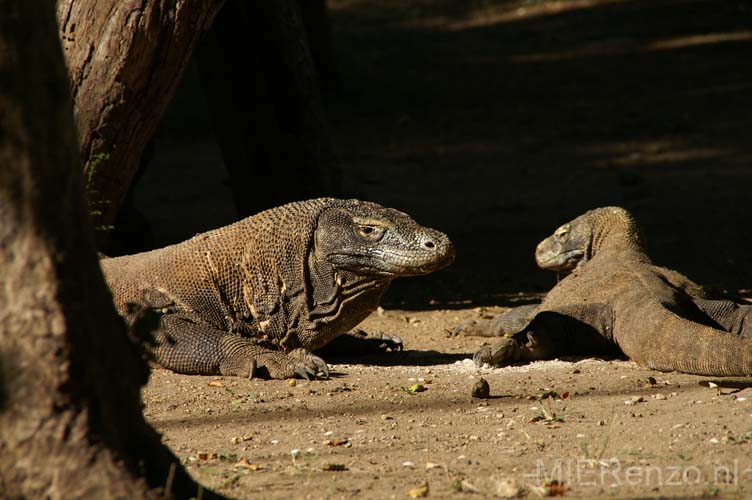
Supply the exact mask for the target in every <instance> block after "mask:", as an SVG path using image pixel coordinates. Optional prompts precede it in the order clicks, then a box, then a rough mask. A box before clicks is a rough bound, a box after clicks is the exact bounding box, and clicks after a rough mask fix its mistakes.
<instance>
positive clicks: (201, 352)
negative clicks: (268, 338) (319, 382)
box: [154, 314, 329, 379]
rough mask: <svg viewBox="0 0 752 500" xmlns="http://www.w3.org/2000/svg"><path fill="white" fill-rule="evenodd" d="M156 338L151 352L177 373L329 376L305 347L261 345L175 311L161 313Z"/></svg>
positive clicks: (243, 375)
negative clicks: (275, 347) (291, 348)
mask: <svg viewBox="0 0 752 500" xmlns="http://www.w3.org/2000/svg"><path fill="white" fill-rule="evenodd" d="M156 341H157V346H156V348H155V349H154V354H155V357H156V359H157V361H158V362H159V364H160V365H162V366H163V367H165V368H167V369H169V370H173V371H175V372H177V373H185V374H191V375H232V376H239V377H245V378H249V379H251V378H253V377H254V376H255V375H257V374H258V373H259V372H262V374H264V375H266V376H270V377H272V378H291V377H295V376H296V375H298V376H300V377H303V378H306V379H311V378H315V377H316V373H317V372H321V373H322V374H323V375H324V377H325V378H328V376H329V369H328V367H327V365H326V363H325V362H324V360H322V359H321V358H319V357H318V356H315V355H313V354H311V353H310V352H308V351H307V350H305V349H302V348H301V349H294V350H293V351H291V352H290V353H287V354H285V353H284V352H282V351H281V350H280V349H274V348H269V347H265V346H263V345H260V344H259V343H257V342H254V341H253V340H251V339H250V338H247V337H243V336H241V335H239V334H236V333H230V332H226V331H222V330H218V329H216V328H213V327H211V326H210V325H207V324H204V323H200V322H195V321H191V320H190V319H187V318H184V317H182V316H180V315H178V314H167V315H165V316H163V317H162V320H161V325H160V328H159V330H158V331H157V335H156ZM263 372H265V373H263Z"/></svg>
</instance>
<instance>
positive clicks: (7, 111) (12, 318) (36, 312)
mask: <svg viewBox="0 0 752 500" xmlns="http://www.w3.org/2000/svg"><path fill="white" fill-rule="evenodd" d="M0 12H2V15H0V110H1V111H0V271H1V272H2V275H3V280H2V285H1V286H0V492H1V493H0V496H3V497H4V498H158V497H162V496H163V487H164V486H165V485H166V484H167V483H169V486H170V490H171V491H172V492H173V493H174V494H175V496H176V497H179V498H189V497H191V496H196V494H197V486H196V484H195V483H194V482H193V481H192V480H191V479H190V478H189V477H188V475H187V474H186V472H185V471H184V469H183V468H182V467H181V466H180V465H179V462H178V460H177V459H176V457H174V456H173V455H172V453H170V452H169V450H167V448H165V447H164V446H163V445H162V444H161V443H160V438H159V435H158V434H157V433H156V432H155V431H154V430H153V429H152V428H151V427H150V426H148V425H147V424H146V422H145V421H144V419H143V415H142V414H141V408H140V398H139V388H140V386H141V385H142V384H143V383H144V382H145V381H146V379H147V376H148V369H147V367H146V365H145V363H144V361H143V360H142V358H141V355H140V352H139V350H138V349H137V348H136V346H135V344H134V343H132V342H131V341H130V340H129V339H128V337H127V335H126V332H125V329H124V326H123V323H122V321H121V319H120V318H119V316H118V315H117V314H116V312H115V309H114V307H113V305H112V302H111V298H110V295H109V293H108V290H107V288H106V286H105V284H104V281H103V279H102V275H101V272H100V269H99V266H98V263H97V256H96V251H95V249H94V241H93V236H92V233H91V231H90V230H89V229H88V228H89V224H88V220H87V209H86V206H85V203H84V201H83V187H82V183H81V175H80V170H79V165H80V162H79V156H78V153H79V151H78V145H77V143H76V141H75V134H74V123H73V116H72V106H71V101H70V96H69V92H68V89H67V76H66V71H65V66H64V61H63V55H62V50H61V46H60V40H59V38H58V33H57V30H56V23H55V16H54V12H55V11H54V2H53V1H52V0H46V1H43V2H29V1H28V0H0ZM170 471H172V473H171V472H170ZM168 477H170V478H171V479H169V480H168ZM203 497H204V498H216V496H215V495H214V494H212V493H210V492H205V493H204V495H203Z"/></svg>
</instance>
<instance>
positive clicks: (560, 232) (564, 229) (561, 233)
mask: <svg viewBox="0 0 752 500" xmlns="http://www.w3.org/2000/svg"><path fill="white" fill-rule="evenodd" d="M568 234H569V224H564V225H563V226H561V227H560V228H559V229H557V230H556V232H555V233H554V235H555V236H556V237H557V238H559V239H560V240H563V239H565V238H566V237H567V235H568Z"/></svg>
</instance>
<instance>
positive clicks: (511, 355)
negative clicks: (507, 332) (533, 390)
mask: <svg viewBox="0 0 752 500" xmlns="http://www.w3.org/2000/svg"><path fill="white" fill-rule="evenodd" d="M518 358H519V344H518V343H517V341H516V340H514V339H512V338H508V337H507V338H503V339H501V340H500V341H499V342H496V343H495V344H494V345H484V346H483V347H481V348H480V349H479V350H478V352H476V353H475V354H474V355H473V361H474V362H475V365H476V366H478V367H481V366H483V365H484V364H489V365H491V366H504V365H508V364H511V363H514V362H515V361H517V360H518Z"/></svg>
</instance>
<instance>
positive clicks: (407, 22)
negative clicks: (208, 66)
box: [136, 0, 752, 499]
mask: <svg viewBox="0 0 752 500" xmlns="http://www.w3.org/2000/svg"><path fill="white" fill-rule="evenodd" d="M329 4H330V8H331V14H332V16H331V17H332V26H333V31H334V41H335V45H336V48H337V57H338V61H339V64H340V70H341V73H342V75H343V88H342V90H341V92H340V94H339V95H337V96H334V97H331V98H330V99H329V100H328V103H327V107H328V112H329V117H330V122H331V128H332V135H333V138H334V142H335V145H336V147H337V149H338V151H339V153H340V157H341V159H342V161H343V165H344V167H345V169H344V172H343V195H344V196H356V197H360V198H364V199H369V200H373V201H377V202H380V203H382V204H384V205H388V206H393V207H396V208H399V209H402V210H404V211H406V212H408V213H410V214H411V215H413V216H414V217H415V219H416V220H418V221H419V222H421V223H423V224H425V225H429V226H432V227H436V228H438V229H441V230H443V231H445V232H446V233H448V234H449V235H450V237H451V238H452V240H453V241H454V243H455V246H456V247H457V261H456V263H455V265H453V266H452V267H451V268H450V269H447V270H445V271H442V272H439V273H436V274H434V275H432V276H428V277H424V278H419V279H410V280H401V282H400V280H398V282H397V283H395V284H394V286H393V287H392V289H391V290H390V291H389V292H388V293H387V295H386V296H385V301H384V306H385V307H386V309H387V310H386V312H385V313H384V314H383V315H374V316H373V317H371V318H369V319H368V320H367V321H366V324H365V328H366V329H367V330H372V331H379V330H381V331H384V332H388V333H395V334H398V335H400V336H402V337H403V338H404V340H405V344H406V347H407V350H406V351H405V352H403V353H387V354H386V355H384V356H381V357H379V358H375V359H370V360H368V363H362V364H355V363H352V362H348V364H336V363H335V364H332V368H333V369H334V375H333V377H332V378H331V380H327V381H313V382H307V381H297V383H296V384H295V385H294V386H291V385H289V384H288V382H287V381H284V380H283V381H261V380H253V381H246V380H240V379H227V378H218V377H190V376H181V375H175V374H172V373H169V372H166V371H164V370H155V371H154V373H153V375H152V380H151V383H150V384H149V385H148V387H146V389H145V392H144V399H145V402H146V407H145V411H146V414H147V416H148V418H149V420H150V421H151V422H153V423H154V425H155V426H156V427H157V428H158V429H159V430H160V431H161V432H163V433H164V436H165V440H166V442H167V444H168V445H169V446H170V447H171V448H172V449H173V450H174V451H175V453H177V454H178V456H179V457H180V459H181V460H183V461H184V462H185V463H186V465H187V467H188V469H189V470H190V471H191V473H192V474H194V475H195V476H196V477H197V478H198V479H199V480H200V481H201V482H203V483H204V484H206V485H208V486H211V487H213V488H217V489H219V490H220V491H222V492H224V493H227V494H228V495H230V496H234V497H238V498H288V497H292V498H368V499H370V498H409V493H410V491H411V490H413V489H414V488H418V487H419V486H420V484H421V483H422V482H423V481H427V483H428V487H429V493H428V495H429V497H430V498H466V497H467V498H483V497H494V496H503V495H515V494H519V495H527V496H529V497H535V496H536V495H537V494H538V493H540V492H543V493H546V492H549V493H557V492H558V493H561V489H560V490H556V488H554V490H553V491H552V490H551V488H550V486H548V487H547V486H545V483H547V482H549V483H550V481H552V480H558V481H559V482H560V483H563V489H564V490H566V491H565V494H566V496H568V497H581V498H591V497H609V498H610V497H617V498H659V497H663V498H686V497H687V496H691V497H702V496H721V497H723V498H748V497H750V495H752V493H751V490H752V427H751V425H752V418H751V417H752V399H748V398H752V393H751V392H750V389H748V388H742V389H741V390H739V388H736V389H735V388H731V387H729V388H721V389H720V390H719V389H718V388H711V387H707V386H703V385H700V384H699V382H701V381H702V380H703V379H702V378H700V377H693V376H688V375H682V374H673V373H672V374H662V373H656V372H651V371H649V370H645V369H642V368H640V367H638V366H636V365H635V364H633V363H631V362H628V361H620V360H609V361H603V360H594V359H588V360H580V361H572V360H568V361H561V360H560V361H551V362H546V363H539V364H535V365H531V366H528V367H513V368H506V369H493V370H481V371H480V372H478V371H477V370H476V369H475V368H474V367H473V366H472V365H471V364H469V363H468V362H466V361H465V360H467V359H468V358H469V357H470V356H471V355H472V353H473V352H474V351H475V350H476V349H477V348H478V347H479V346H480V344H481V343H482V340H480V339H470V338H460V339H450V338H447V334H446V331H447V329H448V328H450V327H451V326H452V325H453V324H455V323H457V322H458V321H461V320H464V319H467V318H470V317H474V316H476V315H478V314H480V313H479V312H478V310H476V309H475V308H477V307H478V306H491V305H493V306H507V305H512V304H513V303H514V302H515V301H516V300H518V299H519V298H520V297H521V298H523V299H524V298H525V297H527V296H528V295H529V294H530V293H537V292H542V291H545V290H546V289H548V288H550V287H551V286H552V285H553V284H554V282H555V281H554V278H553V276H551V275H550V274H548V273H544V272H542V271H540V270H538V269H536V268H535V264H534V262H533V258H532V251H533V249H534V247H535V245H536V243H537V242H538V241H539V240H540V239H542V238H543V237H545V236H547V235H548V234H550V233H551V232H552V231H553V229H555V228H556V227H557V226H558V225H559V224H560V223H562V222H564V221H566V220H569V219H571V218H573V217H574V216H576V215H578V214H580V213H582V212H584V211H585V210H587V209H590V208H593V207H596V206H603V205H623V206H626V207H628V208H629V209H631V210H632V211H633V212H634V213H635V214H636V216H637V217H638V218H639V219H640V220H641V221H642V222H643V224H644V226H645V232H646V234H647V240H648V244H649V249H650V252H651V255H652V256H653V257H654V260H655V261H656V262H657V263H659V264H661V265H665V266H668V267H672V268H675V269H677V270H679V271H682V272H684V273H686V274H687V275H689V276H690V277H691V278H693V279H695V280H696V281H698V282H700V283H702V284H704V285H707V286H710V287H712V288H717V289H724V290H730V291H732V292H733V291H738V290H740V289H742V290H744V289H747V290H748V289H752V270H751V268H750V267H749V265H748V264H749V255H750V254H752V238H750V237H749V234H748V233H749V231H748V230H747V227H748V225H749V223H748V222H747V221H748V220H749V206H750V203H749V202H750V198H749V196H750V195H749V193H750V186H752V168H750V167H751V166H752V165H751V164H752V132H750V131H752V112H750V110H752V65H751V64H750V63H749V61H750V58H749V55H750V53H752V50H750V49H752V10H751V9H752V7H750V5H749V2H743V1H727V0H723V1H719V0H672V1H661V2H658V1H655V0H631V1H618V0H556V1H554V0H548V1H535V0H533V1H530V0H520V1H509V0H495V1H491V0H472V1H467V2H456V1H449V0H447V1H444V0H416V1H412V2H404V1H401V0H379V1H369V0H330V2H329ZM196 86H197V83H196V81H195V79H194V80H193V81H191V79H190V73H189V78H188V79H186V83H185V85H184V86H183V88H181V91H180V92H179V93H178V95H177V96H176V99H175V106H173V109H171V111H170V114H169V115H168V117H167V119H166V120H165V124H164V126H163V127H162V131H161V133H160V136H159V137H158V144H157V148H158V151H157V155H156V157H155V160H154V162H153V165H151V166H150V167H149V169H148V170H147V172H146V174H145V175H144V178H143V179H142V181H141V183H140V186H139V187H138V188H137V192H136V198H137V202H138V206H139V208H140V209H141V210H143V211H144V213H146V215H147V217H148V218H149V220H150V222H151V223H152V226H153V230H154V234H155V237H156V239H157V244H158V245H163V244H166V243H171V242H175V241H180V240H182V239H185V238H187V237H190V236H192V235H193V234H195V233H196V232H199V231H203V230H206V229H209V228H212V227H218V226H221V225H223V224H227V223H229V222H232V221H233V220H235V217H236V216H235V214H234V211H233V208H232V206H231V201H230V200H231V197H230V193H229V190H228V189H227V188H226V184H225V182H226V172H224V170H223V165H222V161H221V157H220V154H219V151H218V149H217V147H216V144H215V143H214V142H213V139H212V137H211V133H210V130H211V128H210V126H209V124H208V123H207V120H208V118H207V115H206V112H205V109H203V108H202V104H201V96H200V95H199V94H197V91H196ZM202 125H203V128H201V127H202ZM291 175H294V169H291ZM253 189H283V187H279V186H271V187H270V186H250V187H249V196H252V195H253ZM166 207H168V208H167V209H166ZM520 294H522V295H521V296H520ZM747 295H749V294H748V293H747ZM495 310H496V311H499V310H501V309H498V308H497V309H495ZM479 376H483V377H484V378H485V379H487V380H488V382H489V383H490V387H491V395H492V396H493V397H492V398H491V399H487V400H482V401H481V400H472V399H471V396H470V394H471V387H472V386H473V384H474V383H475V381H476V380H477V378H478V377H479ZM651 377H652V379H651ZM414 384H421V385H423V386H424V387H425V388H426V389H427V390H425V391H423V392H419V393H415V394H413V393H410V392H409V391H407V390H406V389H405V388H409V387H410V386H412V385H414ZM725 384H726V385H733V384H730V383H729V382H726V383H725ZM550 391H555V394H554V393H551V392H550ZM546 394H551V395H553V397H552V398H546V399H545V400H543V401H541V397H542V396H543V395H546ZM565 395H566V396H567V397H566V398H565V397H564V396H565ZM627 402H629V404H627ZM338 469H343V470H338ZM540 488H543V490H541V489H540ZM546 488H548V490H546ZM471 492H475V493H471ZM414 494H416V495H417V494H418V492H414Z"/></svg>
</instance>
